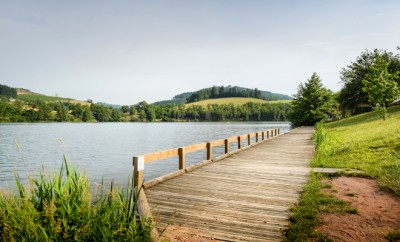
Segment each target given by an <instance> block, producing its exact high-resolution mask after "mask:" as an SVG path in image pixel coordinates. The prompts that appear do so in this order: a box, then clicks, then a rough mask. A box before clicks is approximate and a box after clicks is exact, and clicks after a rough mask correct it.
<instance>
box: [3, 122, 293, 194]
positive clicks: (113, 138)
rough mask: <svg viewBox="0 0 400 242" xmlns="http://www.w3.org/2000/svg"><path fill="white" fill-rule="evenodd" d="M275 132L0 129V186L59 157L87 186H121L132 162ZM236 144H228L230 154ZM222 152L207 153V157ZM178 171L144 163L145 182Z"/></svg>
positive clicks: (55, 163)
mask: <svg viewBox="0 0 400 242" xmlns="http://www.w3.org/2000/svg"><path fill="white" fill-rule="evenodd" d="M272 128H280V129H281V133H284V132H287V131H288V130H289V129H290V123H287V122H218V123H210V122H204V123H203V122H196V123H35V124H25V123H23V124H0V187H4V186H6V185H7V184H12V183H13V182H14V172H17V173H18V174H19V175H20V176H21V178H22V179H23V180H24V181H26V176H27V174H37V173H38V170H39V169H43V168H44V169H45V170H46V171H49V172H51V171H53V170H57V169H59V168H60V167H61V164H62V160H63V156H64V155H65V156H66V157H67V160H68V162H69V163H71V164H73V165H74V166H75V167H77V168H78V169H79V170H82V169H85V170H86V172H87V174H88V176H89V178H90V179H91V182H92V181H97V182H98V181H100V180H101V179H102V178H103V179H104V180H105V181H110V180H112V179H114V180H115V181H116V183H119V184H126V182H127V180H128V178H129V176H130V175H132V171H133V166H132V157H133V156H137V155H141V154H146V153H152V152H157V151H163V150H167V149H172V148H177V147H182V146H187V145H192V144H197V143H201V142H205V141H212V140H217V139H223V138H228V137H232V136H237V135H242V134H247V133H251V132H255V131H262V130H267V129H272ZM236 145H237V144H235V143H233V144H231V146H232V149H234V147H236ZM222 153H223V147H222V146H221V147H220V148H215V149H213V156H214V157H215V156H216V155H218V154H222ZM205 156H206V151H205V150H204V151H199V152H195V153H192V154H188V155H187V156H186V157H187V158H186V159H187V160H186V163H187V164H186V165H187V166H189V165H191V164H194V163H197V162H200V161H202V160H205ZM177 169H178V158H177V157H174V158H171V159H167V160H162V161H156V162H153V163H149V164H146V166H145V169H144V179H145V180H149V179H152V178H155V177H158V176H161V175H164V174H167V173H169V172H172V171H175V170H177Z"/></svg>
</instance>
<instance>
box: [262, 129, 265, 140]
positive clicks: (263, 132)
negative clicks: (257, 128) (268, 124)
mask: <svg viewBox="0 0 400 242" xmlns="http://www.w3.org/2000/svg"><path fill="white" fill-rule="evenodd" d="M262 140H265V131H262Z"/></svg>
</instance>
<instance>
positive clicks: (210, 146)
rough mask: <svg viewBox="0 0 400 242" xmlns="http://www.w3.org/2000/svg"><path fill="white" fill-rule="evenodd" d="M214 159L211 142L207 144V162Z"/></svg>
mask: <svg viewBox="0 0 400 242" xmlns="http://www.w3.org/2000/svg"><path fill="white" fill-rule="evenodd" d="M211 159H212V145H211V142H208V143H207V160H211Z"/></svg>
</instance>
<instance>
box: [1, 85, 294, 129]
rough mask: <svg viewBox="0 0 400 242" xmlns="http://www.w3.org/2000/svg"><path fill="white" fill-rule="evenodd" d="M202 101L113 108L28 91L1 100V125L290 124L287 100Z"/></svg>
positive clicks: (239, 99) (229, 99)
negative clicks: (82, 123) (64, 123)
mask: <svg viewBox="0 0 400 242" xmlns="http://www.w3.org/2000/svg"><path fill="white" fill-rule="evenodd" d="M10 89H11V88H10ZM11 90H12V89H11ZM10 100H11V101H10ZM203 102H204V103H201V104H197V103H193V104H187V105H184V104H167V105H152V104H148V103H147V102H145V101H143V102H140V103H138V104H135V105H131V106H128V105H124V106H121V107H120V108H114V107H112V106H107V105H102V104H95V103H92V102H79V101H77V100H73V99H66V98H59V97H49V96H45V95H41V94H35V93H31V92H28V93H24V94H20V95H18V98H17V99H11V97H10V96H8V97H5V96H3V98H1V101H0V122H156V121H162V122H170V121H287V120H288V116H289V112H290V111H291V105H290V103H289V102H288V101H282V102H280V101H269V102H266V101H264V100H261V99H255V98H232V99H231V98H221V99H215V102H214V101H211V100H204V101H203ZM205 103H207V105H205Z"/></svg>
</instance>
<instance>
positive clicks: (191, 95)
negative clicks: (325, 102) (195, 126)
mask: <svg viewBox="0 0 400 242" xmlns="http://www.w3.org/2000/svg"><path fill="white" fill-rule="evenodd" d="M225 97H254V98H258V99H263V100H291V99H292V97H291V96H288V95H284V94H279V93H273V92H269V91H261V90H258V89H257V88H255V89H250V88H245V87H238V86H213V87H208V88H204V89H201V90H198V91H195V92H185V93H181V94H178V95H176V96H175V97H173V98H172V99H171V100H165V101H159V102H155V103H153V105H165V104H181V103H192V102H197V101H202V100H207V99H213V98H225Z"/></svg>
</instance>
